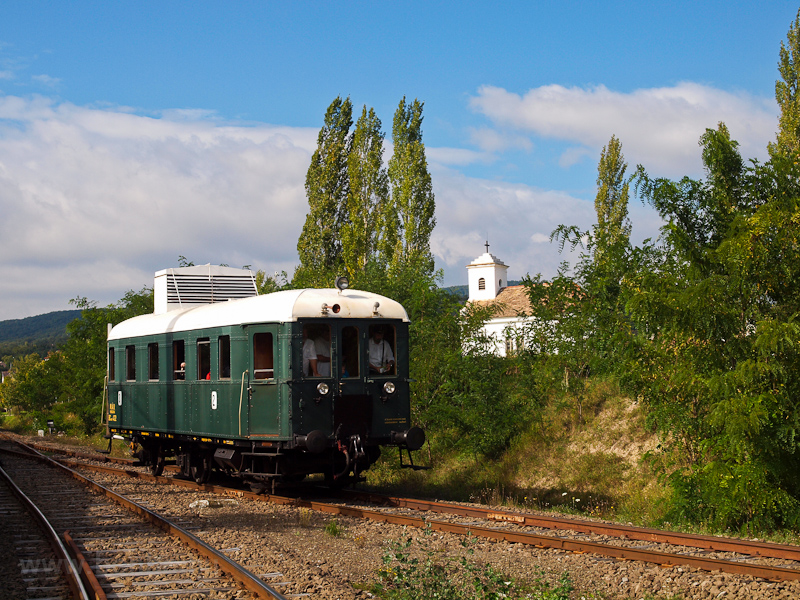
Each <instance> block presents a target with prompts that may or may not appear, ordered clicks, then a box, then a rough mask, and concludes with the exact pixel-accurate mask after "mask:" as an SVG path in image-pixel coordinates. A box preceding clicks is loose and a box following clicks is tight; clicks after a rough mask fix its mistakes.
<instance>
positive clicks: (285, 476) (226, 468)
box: [131, 435, 381, 492]
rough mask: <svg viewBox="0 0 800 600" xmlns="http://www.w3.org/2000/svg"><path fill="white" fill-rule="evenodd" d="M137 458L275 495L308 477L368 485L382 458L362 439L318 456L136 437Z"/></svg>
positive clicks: (317, 451)
mask: <svg viewBox="0 0 800 600" xmlns="http://www.w3.org/2000/svg"><path fill="white" fill-rule="evenodd" d="M131 442H132V443H133V445H134V448H135V451H134V454H135V456H136V457H137V458H138V459H139V461H140V462H141V463H142V464H143V465H145V466H147V467H148V468H149V469H150V472H151V473H152V474H153V475H161V474H162V473H163V471H164V466H165V465H166V464H167V463H168V461H169V462H172V461H173V460H174V464H175V465H177V466H178V468H179V469H180V472H181V475H182V476H183V477H186V478H187V479H192V480H194V481H195V482H197V483H200V484H203V483H206V482H208V480H209V477H210V476H211V473H212V472H213V471H215V470H217V471H220V472H223V473H225V474H226V475H228V476H229V477H236V478H240V479H242V480H243V481H245V482H248V483H250V484H251V487H253V489H256V490H259V491H266V490H271V491H273V492H274V490H275V488H276V486H277V485H283V484H291V483H297V482H299V481H302V479H303V478H304V477H305V476H306V475H311V474H316V473H320V474H322V475H323V476H324V477H325V482H326V483H327V484H329V485H336V486H342V485H347V484H349V483H354V482H357V481H363V480H364V478H363V476H362V473H364V471H366V470H367V469H369V468H370V467H371V466H372V464H374V463H375V461H376V460H378V458H379V457H380V455H381V449H380V447H379V446H378V445H377V444H375V443H371V444H365V443H364V442H363V441H362V440H361V437H360V436H358V435H353V436H350V437H349V438H348V439H346V440H337V442H336V444H335V446H330V445H328V444H327V441H326V444H325V446H324V447H322V448H320V447H319V446H318V445H317V446H316V447H314V448H313V450H314V451H311V450H309V449H308V448H305V447H294V448H288V447H281V446H276V447H270V448H265V447H262V446H260V445H259V443H258V442H251V443H249V444H247V443H245V444H239V445H235V446H230V445H221V444H216V443H210V442H197V441H180V442H177V443H175V440H169V442H168V441H167V440H163V439H161V440H158V439H152V438H147V437H144V436H141V435H133V436H132V437H131Z"/></svg>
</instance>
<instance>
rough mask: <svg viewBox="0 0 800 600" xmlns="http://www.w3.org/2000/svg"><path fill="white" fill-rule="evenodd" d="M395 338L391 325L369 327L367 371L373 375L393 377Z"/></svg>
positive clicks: (394, 370) (394, 368)
mask: <svg viewBox="0 0 800 600" xmlns="http://www.w3.org/2000/svg"><path fill="white" fill-rule="evenodd" d="M396 339H397V336H396V335H395V329H394V327H393V326H391V325H370V327H369V344H368V346H369V348H368V352H369V371H370V373H373V374H382V375H394V374H395V373H396V372H397V369H396V364H395V358H394V357H395V343H396Z"/></svg>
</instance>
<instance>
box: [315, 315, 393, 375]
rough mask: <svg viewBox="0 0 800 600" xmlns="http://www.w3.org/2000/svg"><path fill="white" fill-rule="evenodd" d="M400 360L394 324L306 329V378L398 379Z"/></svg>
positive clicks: (321, 324) (322, 324)
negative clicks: (397, 358)
mask: <svg viewBox="0 0 800 600" xmlns="http://www.w3.org/2000/svg"><path fill="white" fill-rule="evenodd" d="M396 356H397V330H396V328H395V326H394V325H392V324H390V323H379V324H368V323H362V324H358V325H356V324H352V325H350V324H345V323H344V322H342V323H334V324H327V323H307V324H304V325H303V345H302V357H303V362H302V372H303V377H306V378H309V377H311V378H315V377H331V376H335V377H336V378H337V379H357V378H363V377H365V376H366V377H372V376H376V375H377V376H387V377H391V376H394V375H397V364H396ZM332 369H336V372H335V373H333V372H332Z"/></svg>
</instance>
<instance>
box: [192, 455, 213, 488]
mask: <svg viewBox="0 0 800 600" xmlns="http://www.w3.org/2000/svg"><path fill="white" fill-rule="evenodd" d="M189 460H190V462H191V464H190V466H189V474H190V475H191V476H192V479H194V481H195V483H199V484H203V483H207V482H208V478H209V477H210V476H211V457H209V456H204V455H202V454H192V456H191V458H190V459H189Z"/></svg>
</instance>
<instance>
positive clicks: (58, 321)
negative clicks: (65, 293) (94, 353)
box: [0, 310, 81, 357]
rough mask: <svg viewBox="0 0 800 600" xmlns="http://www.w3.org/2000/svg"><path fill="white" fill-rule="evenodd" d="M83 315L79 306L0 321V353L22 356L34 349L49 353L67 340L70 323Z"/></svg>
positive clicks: (39, 352)
mask: <svg viewBox="0 0 800 600" xmlns="http://www.w3.org/2000/svg"><path fill="white" fill-rule="evenodd" d="M80 316H81V311H79V310H59V311H55V312H50V313H47V314H44V315H37V316H35V317H26V318H25V319H8V320H6V321H0V357H3V356H9V355H10V356H15V357H20V356H23V355H25V354H31V353H33V352H36V353H37V354H39V355H40V356H46V355H47V353H48V352H50V351H51V350H56V349H58V348H60V347H61V346H63V345H64V343H66V341H67V323H69V322H70V321H72V320H74V319H77V318H78V317H80Z"/></svg>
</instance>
